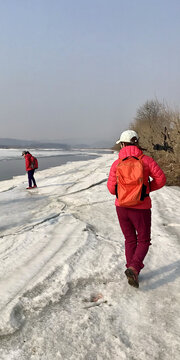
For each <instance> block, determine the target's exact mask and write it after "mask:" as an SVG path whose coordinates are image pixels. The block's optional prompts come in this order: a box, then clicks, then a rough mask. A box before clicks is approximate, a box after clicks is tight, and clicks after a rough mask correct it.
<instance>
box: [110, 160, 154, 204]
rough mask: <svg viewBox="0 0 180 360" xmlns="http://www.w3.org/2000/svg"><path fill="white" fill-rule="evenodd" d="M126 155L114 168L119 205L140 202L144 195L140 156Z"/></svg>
mask: <svg viewBox="0 0 180 360" xmlns="http://www.w3.org/2000/svg"><path fill="white" fill-rule="evenodd" d="M143 156H144V155H143V154H142V155H140V156H138V157H135V156H128V157H126V158H124V159H120V160H119V164H118V165H117V169H116V177H117V197H118V202H119V205H120V206H127V207H131V206H134V205H137V204H140V203H141V201H143V200H144V198H145V196H147V195H146V186H145V185H144V175H143V162H142V157H143Z"/></svg>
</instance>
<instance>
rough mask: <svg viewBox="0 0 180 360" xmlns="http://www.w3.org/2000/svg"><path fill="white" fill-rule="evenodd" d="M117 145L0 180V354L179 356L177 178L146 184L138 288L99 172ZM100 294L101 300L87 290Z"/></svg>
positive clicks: (45, 358) (132, 359)
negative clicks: (151, 187) (147, 217)
mask: <svg viewBox="0 0 180 360" xmlns="http://www.w3.org/2000/svg"><path fill="white" fill-rule="evenodd" d="M116 158H117V154H113V155H103V156H101V157H99V158H97V159H95V160H89V161H85V162H83V161H82V162H74V163H69V164H66V165H63V166H60V167H56V168H52V169H49V170H44V171H39V172H37V174H36V180H37V184H38V189H36V190H32V191H31V192H30V191H27V190H26V189H25V188H26V184H27V177H26V176H20V177H16V178H14V179H13V180H9V181H3V182H0V208H1V224H0V258H1V261H0V291H1V297H0V309H1V312H0V314H1V315H0V334H1V336H0V359H2V360H11V359H13V360H16V359H18V360H29V359H32V360H36V359H38V360H39V359H41V360H51V359H53V360H54V359H63V360H74V359H79V360H80V359H82V360H84V359H86V360H91V359H92V360H95V359H97V360H101V359H102V360H106V359H111V360H112V359H113V360H116V359H117V360H119V359H122V360H124V359H127V360H141V359H142V360H150V359H151V360H152V359H153V360H156V359H157V360H159V359H162V360H169V359H174V360H177V359H179V356H180V349H179V335H180V329H179V312H180V310H179V308H180V307H179V305H180V295H179V294H180V292H179V287H180V286H179V285H180V284H179V276H180V266H179V265H180V259H179V247H180V242H179V238H180V236H179V235H180V226H179V209H180V204H179V195H180V188H178V187H164V188H163V189H161V190H159V191H157V192H154V193H152V195H151V197H152V202H153V209H152V241H151V242H152V246H151V247H150V250H149V253H148V255H147V257H146V259H145V268H144V269H143V270H142V272H141V275H140V288H139V289H135V288H132V287H130V286H129V285H128V284H127V279H126V277H125V275H124V270H125V256H124V238H123V235H122V233H121V231H120V228H119V224H118V220H117V216H116V211H115V206H114V197H113V196H112V195H110V194H109V193H108V190H107V187H106V181H107V177H108V173H109V169H110V166H111V164H112V162H113V161H114V160H115V159H116ZM99 294H100V295H101V296H100V298H99V300H97V301H96V302H92V298H93V297H94V298H96V297H98V296H99Z"/></svg>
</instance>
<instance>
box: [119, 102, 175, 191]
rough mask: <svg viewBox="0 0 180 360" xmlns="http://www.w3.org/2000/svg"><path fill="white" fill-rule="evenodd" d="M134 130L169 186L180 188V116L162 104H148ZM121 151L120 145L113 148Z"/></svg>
mask: <svg viewBox="0 0 180 360" xmlns="http://www.w3.org/2000/svg"><path fill="white" fill-rule="evenodd" d="M130 128H131V129H132V130H135V131H136V132H137V133H138V135H139V137H140V145H141V146H142V147H143V148H145V149H146V150H144V153H145V154H146V155H149V156H151V157H153V159H154V160H155V161H156V162H157V163H158V164H159V166H160V167H161V168H162V169H163V171H164V172H165V174H166V178H167V185H178V186H179V185H180V157H179V154H180V141H179V140H180V113H179V112H178V111H173V110H171V109H170V108H169V107H168V106H167V105H165V104H164V103H163V104H162V103H160V102H159V101H158V100H151V101H147V102H146V103H145V104H144V105H143V106H141V107H140V108H139V109H138V110H137V114H136V117H135V119H134V122H133V123H132V124H131V126H130ZM113 149H115V150H119V149H120V145H115V146H114V147H113Z"/></svg>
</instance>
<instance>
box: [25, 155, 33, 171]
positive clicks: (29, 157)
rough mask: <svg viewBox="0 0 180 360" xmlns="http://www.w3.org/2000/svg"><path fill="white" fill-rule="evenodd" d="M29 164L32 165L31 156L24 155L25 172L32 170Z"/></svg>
mask: <svg viewBox="0 0 180 360" xmlns="http://www.w3.org/2000/svg"><path fill="white" fill-rule="evenodd" d="M31 164H32V155H31V154H30V153H29V154H26V155H25V166H26V171H30V170H32V166H31Z"/></svg>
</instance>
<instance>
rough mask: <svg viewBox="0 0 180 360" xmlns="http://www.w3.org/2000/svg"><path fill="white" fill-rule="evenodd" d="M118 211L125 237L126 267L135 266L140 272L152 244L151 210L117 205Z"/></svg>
mask: <svg viewBox="0 0 180 360" xmlns="http://www.w3.org/2000/svg"><path fill="white" fill-rule="evenodd" d="M116 211H117V215H118V219H119V223H120V227H121V230H122V232H123V234H124V237H125V255H126V262H127V263H126V267H127V268H129V267H133V268H134V269H136V270H137V272H138V273H139V272H140V270H141V269H142V268H143V267H144V264H143V260H144V258H145V256H146V254H147V252H148V249H149V245H151V243H150V236H151V235H150V233H151V210H150V209H131V208H125V207H120V206H116Z"/></svg>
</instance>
